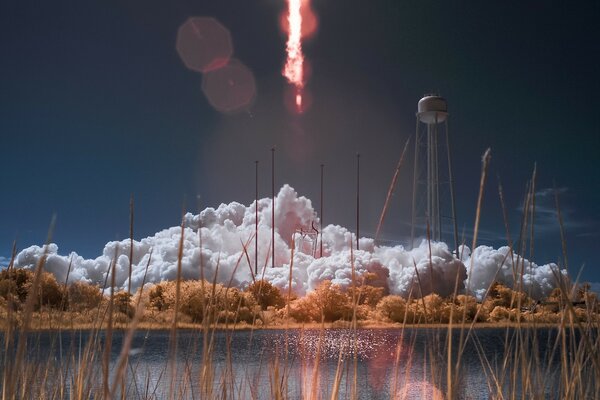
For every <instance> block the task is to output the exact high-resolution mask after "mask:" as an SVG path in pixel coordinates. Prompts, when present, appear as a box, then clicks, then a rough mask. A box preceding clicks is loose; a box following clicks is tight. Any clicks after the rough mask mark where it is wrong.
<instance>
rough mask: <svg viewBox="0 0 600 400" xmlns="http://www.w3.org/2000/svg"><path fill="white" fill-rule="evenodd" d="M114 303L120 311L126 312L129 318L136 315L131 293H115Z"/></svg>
mask: <svg viewBox="0 0 600 400" xmlns="http://www.w3.org/2000/svg"><path fill="white" fill-rule="evenodd" d="M114 304H115V308H116V309H117V311H118V312H120V313H122V314H125V315H126V316H127V317H129V318H133V316H134V315H135V308H134V307H133V305H132V304H131V294H130V293H127V292H118V293H115V295H114Z"/></svg>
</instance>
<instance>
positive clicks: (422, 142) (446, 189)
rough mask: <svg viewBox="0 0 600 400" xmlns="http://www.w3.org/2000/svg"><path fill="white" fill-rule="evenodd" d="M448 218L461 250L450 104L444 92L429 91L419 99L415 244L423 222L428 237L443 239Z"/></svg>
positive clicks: (413, 207) (412, 243) (414, 192)
mask: <svg viewBox="0 0 600 400" xmlns="http://www.w3.org/2000/svg"><path fill="white" fill-rule="evenodd" d="M444 150H445V153H446V157H444ZM447 195H449V199H448V196H447ZM448 200H449V202H448ZM448 203H449V204H448ZM448 208H449V210H448ZM448 214H450V215H448ZM447 220H450V221H451V222H452V229H453V231H454V232H453V233H454V249H455V250H456V254H458V227H457V221H456V204H455V200H454V180H453V177H452V159H451V156H450V141H449V138H448V104H447V102H446V99H444V98H443V97H441V96H438V95H425V96H423V98H422V99H421V100H419V103H418V107H417V113H416V132H415V154H414V176H413V198H412V221H411V234H410V235H411V245H412V246H413V247H414V245H415V238H416V235H417V229H418V227H419V226H421V227H422V228H421V229H423V228H424V236H425V237H427V238H429V239H431V240H433V241H442V240H443V239H444V233H445V232H444V226H447V224H445V223H444V222H445V221H447Z"/></svg>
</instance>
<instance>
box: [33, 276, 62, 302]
mask: <svg viewBox="0 0 600 400" xmlns="http://www.w3.org/2000/svg"><path fill="white" fill-rule="evenodd" d="M65 300H66V299H65V287H64V285H59V284H58V282H57V281H56V278H55V277H54V275H53V274H51V273H49V272H42V275H41V277H40V286H39V293H38V301H37V304H36V308H39V307H40V306H48V307H51V308H64V307H65V306H66V301H65Z"/></svg>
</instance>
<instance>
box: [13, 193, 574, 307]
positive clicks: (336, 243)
mask: <svg viewBox="0 0 600 400" xmlns="http://www.w3.org/2000/svg"><path fill="white" fill-rule="evenodd" d="M271 207H272V201H271V199H260V200H259V201H258V249H259V250H258V270H259V278H260V277H262V276H264V278H265V279H267V280H268V281H270V282H271V283H273V284H274V285H275V286H277V287H279V288H280V289H282V290H286V291H287V289H288V285H289V282H290V279H289V278H290V276H289V274H290V259H291V254H292V245H291V242H292V237H293V238H294V247H295V250H294V259H293V267H292V280H291V282H292V290H293V291H294V292H295V293H296V294H298V295H303V294H305V293H307V292H309V291H311V290H313V289H314V288H315V287H316V286H318V284H319V283H320V282H322V281H323V280H326V279H327V280H331V281H332V282H333V283H335V284H339V285H341V286H343V287H348V286H349V285H351V283H352V269H353V268H354V273H355V277H356V278H357V279H358V282H361V277H363V276H364V275H365V274H366V273H369V274H374V275H370V276H374V277H375V278H374V281H373V282H374V283H376V284H379V285H381V286H383V287H385V288H386V290H387V291H388V292H389V293H391V294H398V295H402V296H409V295H412V296H413V297H419V296H421V295H426V294H428V293H430V292H432V291H433V292H435V293H439V294H440V295H443V296H445V295H449V294H451V293H453V292H454V288H455V285H456V284H458V289H459V291H463V290H464V288H465V285H467V283H468V285H469V292H470V293H473V294H474V295H476V296H477V297H479V298H481V297H482V296H483V295H484V294H485V291H486V289H487V288H488V286H489V284H490V283H491V282H493V281H494V280H498V281H499V282H501V283H503V284H506V285H508V286H510V287H512V286H513V284H514V279H513V275H512V271H513V269H512V265H513V260H512V258H511V257H505V256H506V254H507V253H508V248H506V247H502V248H500V249H498V250H494V249H492V248H490V247H487V246H480V247H477V248H476V249H475V251H473V253H472V254H471V252H470V250H469V249H468V248H466V247H465V248H464V249H463V262H461V261H460V260H458V259H457V258H456V257H455V256H454V255H453V254H452V252H451V251H450V250H449V249H448V246H447V245H446V244H445V243H431V244H429V243H427V242H426V241H423V242H422V243H421V244H420V245H419V246H418V247H416V248H414V249H411V250H406V249H404V247H403V246H400V245H398V246H393V247H390V246H376V245H375V243H374V241H373V239H369V238H360V241H359V242H360V250H358V251H357V250H355V249H353V250H351V246H352V245H353V244H354V243H355V239H356V238H355V237H354V235H353V233H352V232H350V231H349V230H348V229H346V228H344V227H341V226H338V225H328V226H326V227H324V228H323V231H322V232H321V235H319V236H317V235H316V232H315V230H314V227H316V228H317V229H318V227H319V220H318V218H317V215H316V213H315V211H314V209H313V207H312V203H311V201H310V200H309V199H307V198H305V197H302V196H298V194H297V193H296V192H295V191H294V189H293V188H291V187H290V186H288V185H284V186H283V187H282V188H281V190H280V191H279V194H278V195H277V197H276V200H275V267H274V268H271V250H272V249H271V210H272V208H271ZM255 212H256V204H255V203H254V202H253V203H252V204H250V205H249V206H245V205H243V204H240V203H236V202H232V203H230V204H221V205H220V206H219V207H218V208H216V209H215V208H207V209H205V210H204V211H202V212H201V213H200V214H198V215H192V214H190V213H188V214H186V215H185V217H184V231H183V251H182V259H181V270H182V277H183V278H184V279H190V278H199V277H200V276H201V272H200V271H201V266H202V268H203V269H202V271H203V275H204V277H205V278H206V279H209V280H212V279H213V278H214V276H215V273H216V274H217V276H216V279H217V282H220V283H225V284H227V283H229V282H230V281H231V282H232V285H234V286H237V287H244V286H246V285H248V284H249V283H250V282H252V271H253V270H254V259H255V258H254V240H255V221H256V218H255ZM300 232H302V233H300ZM181 233H182V232H181V228H180V227H171V228H168V229H165V230H162V231H160V232H157V233H156V234H155V235H154V236H149V237H147V238H144V239H142V240H140V241H136V240H134V241H133V259H132V274H131V287H132V288H133V289H136V288H138V287H139V286H141V285H142V283H143V281H144V276H146V277H145V282H160V281H163V280H173V279H175V278H176V276H177V263H178V252H179V242H180V239H181ZM321 239H322V241H323V257H320V240H321ZM200 242H202V243H201V244H200ZM244 244H246V245H247V254H246V253H244V250H243V246H244ZM430 249H431V251H430ZM129 252H130V240H129V239H125V240H122V241H120V242H117V241H113V242H109V243H107V244H106V246H105V247H104V251H103V253H102V255H100V256H99V257H97V258H95V259H84V258H83V257H81V256H79V255H77V254H76V253H74V252H73V253H71V254H69V255H67V256H63V255H59V254H58V246H57V245H56V244H50V245H48V248H47V260H46V264H45V269H46V270H48V271H50V272H52V273H53V274H54V275H55V276H56V277H57V279H58V280H59V281H62V282H64V281H65V279H66V277H67V271H68V270H69V264H71V271H70V275H69V281H70V282H73V281H85V282H88V283H94V284H99V285H103V284H104V282H105V280H106V276H107V275H106V274H107V271H108V269H109V267H110V265H111V263H112V262H113V260H114V261H115V262H116V265H115V269H116V274H115V282H116V285H117V286H118V287H120V288H124V289H126V288H127V287H128V285H129V264H130V263H129ZM430 253H431V254H430ZM43 254H44V248H43V247H40V246H31V247H29V248H27V249H24V250H23V251H21V252H20V253H19V254H18V255H17V257H16V260H15V265H16V266H17V267H21V268H33V267H34V266H35V265H36V263H37V261H38V260H39V259H40V257H42V256H43ZM515 257H516V256H515ZM519 265H520V266H521V265H522V266H523V269H524V274H523V285H524V286H523V287H524V289H525V290H526V291H529V292H531V294H532V296H533V297H535V298H540V297H543V296H545V295H547V294H548V293H549V292H550V291H551V290H552V288H553V287H554V284H553V282H554V274H553V272H552V271H553V270H557V266H556V265H555V264H548V265H539V266H538V265H536V264H534V263H530V262H529V261H527V260H525V261H523V260H522V259H521V261H520V262H519ZM562 273H565V272H564V271H562Z"/></svg>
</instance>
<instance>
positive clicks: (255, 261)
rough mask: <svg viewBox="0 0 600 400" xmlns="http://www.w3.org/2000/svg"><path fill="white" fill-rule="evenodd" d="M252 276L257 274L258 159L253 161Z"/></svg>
mask: <svg viewBox="0 0 600 400" xmlns="http://www.w3.org/2000/svg"><path fill="white" fill-rule="evenodd" d="M254 178H255V179H254V187H255V191H254V193H255V195H254V208H255V210H254V276H257V275H258V160H256V161H254Z"/></svg>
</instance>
